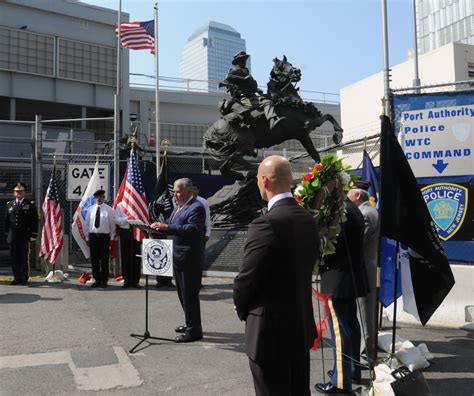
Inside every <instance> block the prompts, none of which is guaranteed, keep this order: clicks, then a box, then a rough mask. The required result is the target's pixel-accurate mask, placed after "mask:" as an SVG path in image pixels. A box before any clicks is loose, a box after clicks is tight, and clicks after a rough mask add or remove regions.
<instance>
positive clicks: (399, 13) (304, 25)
mask: <svg viewBox="0 0 474 396" xmlns="http://www.w3.org/2000/svg"><path fill="white" fill-rule="evenodd" d="M82 1H83V2H85V3H89V4H94V5H98V6H102V7H106V8H112V9H118V4H119V1H118V0H82ZM154 3H155V2H154V1H152V0H122V11H123V12H127V13H129V15H130V21H146V20H150V19H153V6H154ZM387 3H388V29H389V30H388V38H389V63H390V65H395V64H398V63H401V62H403V61H405V60H406V59H407V52H408V50H409V49H410V48H412V47H413V33H412V32H413V28H412V25H413V23H412V18H413V16H412V0H388V1H387ZM381 4H382V0H305V1H298V0H291V1H288V0H287V1H284V0H251V1H247V0H246V1H235V0H232V1H231V0H214V1H199V0H161V1H160V2H159V4H158V10H159V16H158V19H159V32H158V33H159V56H160V76H167V77H179V62H180V58H181V52H182V50H183V47H184V44H185V43H186V41H187V39H188V37H189V36H190V35H191V34H193V33H194V31H195V30H196V29H198V28H199V27H201V26H202V25H205V24H207V23H208V22H209V21H210V20H214V21H216V22H221V23H225V24H228V25H230V26H232V27H233V28H234V29H236V30H237V31H238V32H239V33H240V34H241V36H242V38H244V39H245V40H246V45H247V53H248V54H250V55H251V65H252V75H253V76H254V78H255V79H256V80H257V82H258V84H259V85H266V83H267V81H268V76H269V73H270V70H271V67H272V65H273V62H272V59H273V58H274V57H276V56H278V57H280V58H281V57H282V56H283V55H286V56H287V58H288V60H289V61H290V62H291V63H292V64H293V66H295V67H299V68H300V69H301V71H302V79H301V81H300V83H299V86H300V88H301V90H307V91H318V92H329V93H336V94H338V93H339V90H340V89H341V88H342V87H344V86H346V85H350V84H352V83H354V82H356V81H358V80H361V79H363V78H366V77H369V76H371V75H372V74H374V73H377V72H380V71H382V69H383V38H382V11H381V7H382V5H381ZM130 72H131V73H143V74H150V75H153V74H154V60H153V56H152V55H151V54H149V53H148V52H147V51H132V50H131V51H130ZM130 81H131V82H133V81H138V80H136V79H135V80H134V79H133V78H131V79H130ZM140 81H141V82H144V81H143V80H140ZM146 81H147V82H149V83H150V84H153V80H150V79H148V80H146Z"/></svg>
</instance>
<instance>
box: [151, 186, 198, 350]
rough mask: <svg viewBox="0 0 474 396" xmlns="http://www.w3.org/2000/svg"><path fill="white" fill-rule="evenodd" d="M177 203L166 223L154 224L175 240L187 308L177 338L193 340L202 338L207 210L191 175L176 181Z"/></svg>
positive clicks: (181, 290) (179, 281) (180, 291)
mask: <svg viewBox="0 0 474 396" xmlns="http://www.w3.org/2000/svg"><path fill="white" fill-rule="evenodd" d="M173 194H174V199H175V201H176V204H177V205H176V207H175V209H174V210H173V213H171V216H170V217H169V219H168V220H167V222H166V223H160V222H156V223H153V224H151V228H154V229H155V230H160V231H164V232H166V233H167V235H168V239H171V240H172V241H173V273H174V278H175V281H176V289H177V291H178V297H179V301H180V302H181V306H182V307H183V310H184V316H185V318H186V324H185V325H181V326H178V327H176V329H175V331H176V332H177V333H182V334H181V335H179V336H177V337H176V338H175V341H176V342H178V343H180V342H193V341H198V340H200V339H202V327H201V307H200V303H199V290H200V287H201V276H202V273H201V262H202V260H203V257H204V225H205V218H206V212H205V210H204V207H203V206H202V204H201V203H200V202H199V201H198V200H197V199H196V198H194V186H193V183H192V182H191V180H190V179H188V178H182V179H178V180H176V181H175V182H174V186H173Z"/></svg>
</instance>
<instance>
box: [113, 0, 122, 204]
mask: <svg viewBox="0 0 474 396" xmlns="http://www.w3.org/2000/svg"><path fill="white" fill-rule="evenodd" d="M121 24H122V0H119V10H118V15H117V32H118V35H117V91H116V94H115V97H114V99H115V101H114V102H115V103H114V130H115V131H114V197H116V196H117V193H118V189H119V183H120V180H119V172H120V146H119V145H120V124H121V123H120V109H121V108H122V106H121V96H122V95H121V92H120V88H121V80H122V78H121V77H122V44H121V42H120V35H121V32H122V27H121Z"/></svg>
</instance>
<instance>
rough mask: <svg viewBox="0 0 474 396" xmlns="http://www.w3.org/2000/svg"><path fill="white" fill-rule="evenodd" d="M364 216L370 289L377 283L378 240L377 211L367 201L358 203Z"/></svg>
mask: <svg viewBox="0 0 474 396" xmlns="http://www.w3.org/2000/svg"><path fill="white" fill-rule="evenodd" d="M359 210H360V211H361V213H362V216H363V217H364V261H365V266H366V268H367V276H368V278H369V289H370V291H372V290H375V287H376V283H377V249H378V241H379V228H378V224H379V213H378V212H377V209H375V208H374V207H373V206H372V205H371V204H370V202H369V201H365V202H363V203H361V204H360V205H359Z"/></svg>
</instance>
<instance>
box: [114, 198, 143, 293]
mask: <svg viewBox="0 0 474 396" xmlns="http://www.w3.org/2000/svg"><path fill="white" fill-rule="evenodd" d="M122 205H123V203H122V202H121V203H119V204H118V205H117V206H116V208H115V223H116V224H117V225H118V227H119V228H118V230H119V236H120V261H121V264H122V276H123V279H124V283H123V286H122V287H123V288H128V287H134V288H136V289H139V288H140V273H141V271H140V269H141V268H140V267H141V263H140V258H139V257H137V254H140V245H141V243H140V242H138V241H136V240H135V238H134V237H133V232H132V228H131V227H130V224H129V222H128V217H127V215H126V214H125V213H124V212H123V210H122Z"/></svg>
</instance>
